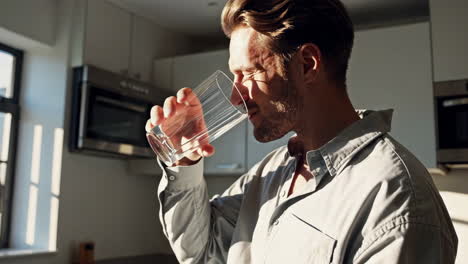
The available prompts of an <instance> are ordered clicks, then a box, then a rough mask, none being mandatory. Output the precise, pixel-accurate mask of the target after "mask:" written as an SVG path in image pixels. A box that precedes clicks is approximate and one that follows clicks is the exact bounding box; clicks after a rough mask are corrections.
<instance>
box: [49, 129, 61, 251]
mask: <svg viewBox="0 0 468 264" xmlns="http://www.w3.org/2000/svg"><path fill="white" fill-rule="evenodd" d="M62 149H63V129H62V128H56V129H55V132H54V153H53V159H52V181H51V196H52V197H51V198H50V220H49V250H51V251H53V250H56V248H57V228H58V210H59V195H60V173H61V169H62Z"/></svg>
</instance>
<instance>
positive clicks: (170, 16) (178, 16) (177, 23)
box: [108, 0, 429, 37]
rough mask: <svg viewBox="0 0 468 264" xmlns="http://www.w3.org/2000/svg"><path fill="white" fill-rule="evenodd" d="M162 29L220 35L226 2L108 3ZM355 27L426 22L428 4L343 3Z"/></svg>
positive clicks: (419, 0)
mask: <svg viewBox="0 0 468 264" xmlns="http://www.w3.org/2000/svg"><path fill="white" fill-rule="evenodd" d="M108 1H111V2H113V3H114V4H116V5H118V6H120V7H122V8H124V9H126V10H129V11H131V12H133V13H135V14H137V15H140V16H143V17H146V18H149V19H151V20H153V21H154V22H155V23H156V24H158V25H161V26H162V27H165V28H168V29H171V30H174V31H177V32H181V33H185V34H190V35H194V36H211V37H216V36H217V35H220V34H221V27H220V14H221V11H222V9H223V6H224V4H225V3H226V0H108ZM342 1H343V3H344V4H345V6H346V7H347V8H348V10H349V12H350V15H351V18H352V19H353V21H354V23H355V24H356V25H357V26H358V27H366V26H372V25H379V24H385V23H391V22H396V21H407V20H415V19H418V20H420V19H422V18H427V17H428V16H429V15H428V14H429V8H428V3H427V2H428V0H342Z"/></svg>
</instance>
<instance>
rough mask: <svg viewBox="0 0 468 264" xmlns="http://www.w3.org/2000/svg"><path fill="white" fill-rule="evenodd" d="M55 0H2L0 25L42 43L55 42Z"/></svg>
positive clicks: (51, 43) (49, 43) (50, 43)
mask: <svg viewBox="0 0 468 264" xmlns="http://www.w3.org/2000/svg"><path fill="white" fill-rule="evenodd" d="M56 6H57V0H34V1H31V0H2V1H1V4H0V27H3V28H5V29H7V30H9V31H13V32H16V33H18V34H21V35H23V36H26V37H28V38H30V39H33V40H36V41H39V42H41V43H43V44H47V45H53V44H54V42H55V27H56V16H57V14H56Z"/></svg>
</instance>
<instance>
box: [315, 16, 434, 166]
mask: <svg viewBox="0 0 468 264" xmlns="http://www.w3.org/2000/svg"><path fill="white" fill-rule="evenodd" d="M429 39H430V34H429V23H418V24H412V25H402V26H393V27H387V28H379V29H372V30H364V31H359V32H357V34H356V39H355V45H354V48H353V55H352V57H351V61H350V65H349V72H348V92H349V95H350V97H351V99H352V102H353V104H354V106H355V107H356V108H358V109H369V110H383V109H394V113H393V118H392V129H391V131H390V134H391V135H392V136H393V137H394V138H396V139H397V140H398V141H399V142H400V143H402V144H403V145H404V146H405V147H407V148H408V149H409V150H410V151H411V152H412V153H413V154H415V155H416V156H417V157H418V158H419V160H421V161H422V163H423V164H424V165H425V166H426V167H427V168H435V167H436V153H435V149H436V147H435V130H434V127H435V124H434V103H433V102H434V101H433V95H432V76H431V55H430V54H431V48H430V41H429ZM389 47H392V52H388V51H389ZM369 73H371V74H369ZM324 115H326V113H324Z"/></svg>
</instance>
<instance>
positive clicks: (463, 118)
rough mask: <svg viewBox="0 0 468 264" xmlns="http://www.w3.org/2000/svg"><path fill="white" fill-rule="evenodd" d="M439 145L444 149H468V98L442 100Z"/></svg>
mask: <svg viewBox="0 0 468 264" xmlns="http://www.w3.org/2000/svg"><path fill="white" fill-rule="evenodd" d="M438 118H439V124H440V125H439V133H440V136H439V144H440V148H442V149H467V148H468V97H462V98H460V97H458V98H448V99H441V101H440V106H439V113H438Z"/></svg>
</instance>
